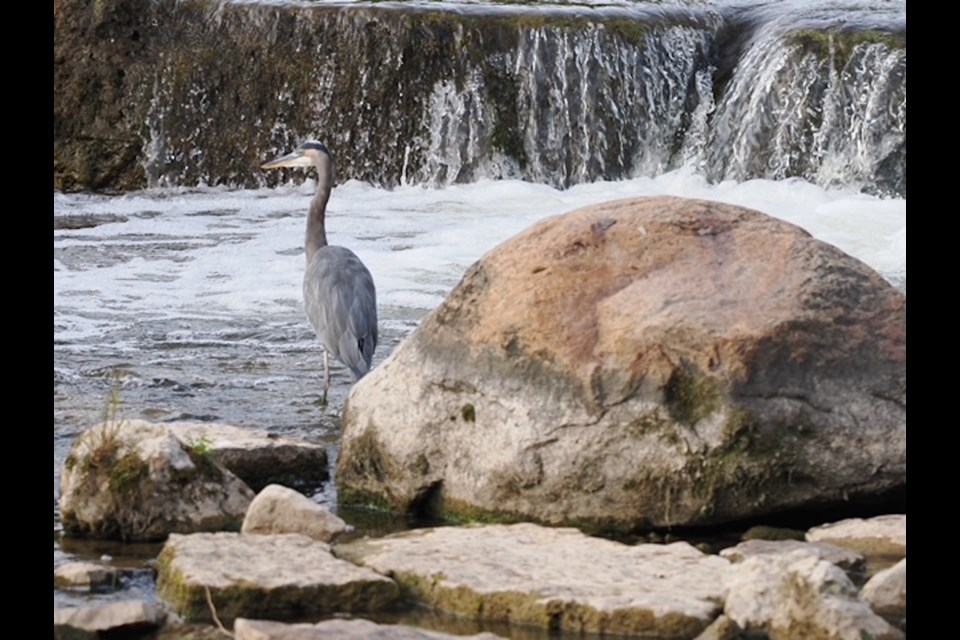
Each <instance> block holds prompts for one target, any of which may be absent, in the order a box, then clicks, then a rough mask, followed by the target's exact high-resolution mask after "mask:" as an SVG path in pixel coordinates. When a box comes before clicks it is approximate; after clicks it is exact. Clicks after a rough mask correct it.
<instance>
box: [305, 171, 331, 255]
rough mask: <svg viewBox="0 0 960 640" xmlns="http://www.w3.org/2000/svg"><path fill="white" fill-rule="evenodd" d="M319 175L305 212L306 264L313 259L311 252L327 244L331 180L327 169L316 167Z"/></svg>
mask: <svg viewBox="0 0 960 640" xmlns="http://www.w3.org/2000/svg"><path fill="white" fill-rule="evenodd" d="M318 169H319V171H318V173H319V175H318V177H317V194H316V195H315V196H313V202H311V203H310V211H309V213H307V237H306V241H305V242H304V246H305V247H306V254H307V264H310V261H311V260H313V254H315V253H316V252H317V250H318V249H320V248H321V247H325V246H327V229H326V223H325V218H326V214H327V200H329V199H330V189H331V187H332V184H331V183H332V182H333V181H332V180H331V178H330V175H329V171H324V170H323V169H322V168H321V167H318Z"/></svg>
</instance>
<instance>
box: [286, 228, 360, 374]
mask: <svg viewBox="0 0 960 640" xmlns="http://www.w3.org/2000/svg"><path fill="white" fill-rule="evenodd" d="M303 302H304V306H305V308H306V312H307V318H308V319H309V320H310V324H311V325H313V330H314V331H316V332H317V338H318V339H319V340H320V344H322V345H323V348H324V349H326V350H327V352H328V353H329V354H330V355H332V356H333V357H335V358H336V359H338V360H340V362H342V363H343V364H345V365H347V367H348V368H349V369H350V371H351V372H352V373H353V376H354V377H355V378H357V379H359V378H361V377H363V375H364V374H365V373H366V372H367V371H369V370H370V362H371V361H372V360H373V350H374V348H375V347H376V346H377V296H376V289H375V287H374V284H373V276H371V275H370V271H369V270H368V269H367V268H366V267H365V266H364V264H363V263H362V262H361V261H360V258H358V257H357V254H355V253H354V252H353V251H350V249H347V248H346V247H331V246H326V247H321V248H319V249H318V250H317V251H316V253H314V254H313V259H312V260H311V261H310V264H309V265H307V270H306V272H305V273H304V274H303Z"/></svg>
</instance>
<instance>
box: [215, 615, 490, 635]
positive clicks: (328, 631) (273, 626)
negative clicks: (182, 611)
mask: <svg viewBox="0 0 960 640" xmlns="http://www.w3.org/2000/svg"><path fill="white" fill-rule="evenodd" d="M233 631H234V637H235V640H454V639H456V638H460V639H463V640H471V639H472V640H496V639H497V638H499V637H500V636H496V635H493V634H492V633H479V634H476V635H472V636H463V635H450V634H448V633H441V632H439V631H427V630H426V629H418V628H416V627H407V626H404V625H398V624H377V623H375V622H370V621H369V620H359V619H358V620H326V621H324V622H318V623H317V624H283V623H282V622H270V621H267V620H247V619H245V618H238V619H237V622H236V624H235V625H234V627H233Z"/></svg>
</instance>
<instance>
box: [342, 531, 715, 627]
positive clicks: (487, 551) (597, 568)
mask: <svg viewBox="0 0 960 640" xmlns="http://www.w3.org/2000/svg"><path fill="white" fill-rule="evenodd" d="M335 553H336V554H337V555H338V556H340V557H343V558H347V559H349V560H352V561H354V562H356V563H358V564H361V565H363V566H366V567H369V568H371V569H374V570H376V571H378V572H379V573H382V574H384V575H391V576H393V577H394V579H395V580H397V582H399V583H400V585H401V586H402V588H403V589H404V592H405V593H407V594H409V595H410V597H412V598H413V599H414V600H415V601H417V602H419V603H422V604H424V605H426V606H429V607H434V608H437V609H441V610H444V611H447V612H451V613H454V614H457V615H461V616H466V617H468V618H474V619H481V620H492V621H499V622H507V623H510V624H520V625H534V626H539V627H542V628H545V629H550V630H551V632H561V633H581V632H592V633H603V634H613V635H616V634H622V635H648V636H654V637H662V638H693V637H695V636H696V635H697V634H698V633H700V632H701V631H703V630H704V629H705V628H706V627H707V625H708V624H710V622H711V621H712V620H713V619H714V618H716V617H717V615H719V613H720V611H721V609H722V603H723V586H722V582H723V580H722V574H723V572H724V570H725V569H726V568H727V567H728V566H729V562H728V561H726V560H724V559H723V558H720V557H718V556H710V555H706V554H704V553H701V552H700V551H698V550H696V549H695V548H693V547H692V546H690V545H689V544H687V543H685V542H677V543H674V544H669V545H654V544H643V545H639V546H628V545H624V544H621V543H618V542H613V541H610V540H605V539H600V538H593V537H590V536H587V535H585V534H583V533H581V532H580V531H577V530H575V529H566V528H563V529H556V528H548V527H541V526H538V525H535V524H528V523H522V524H514V525H485V526H470V527H443V528H437V529H424V530H417V531H411V532H407V533H402V534H396V535H392V536H388V537H386V538H381V539H367V540H361V541H356V542H351V543H348V544H344V545H339V546H337V547H336V548H335Z"/></svg>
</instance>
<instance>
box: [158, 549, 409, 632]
mask: <svg viewBox="0 0 960 640" xmlns="http://www.w3.org/2000/svg"><path fill="white" fill-rule="evenodd" d="M158 569H159V574H158V578H157V593H158V594H159V595H160V597H162V598H164V599H165V600H166V601H167V602H169V603H170V605H171V606H172V607H173V609H174V610H175V611H176V612H177V613H178V614H179V615H181V616H182V617H183V618H184V619H185V620H187V621H188V622H207V621H210V620H211V614H210V607H209V605H208V603H207V597H208V594H209V598H210V600H211V601H212V602H213V606H214V608H215V609H216V611H217V616H218V617H219V618H220V620H222V621H223V622H224V623H227V622H229V621H233V620H234V619H235V618H238V617H241V616H242V617H248V618H267V619H275V620H284V619H290V618H297V617H300V618H302V617H305V616H317V615H322V614H327V613H335V612H359V611H380V610H385V609H389V608H391V607H393V606H394V605H395V604H396V603H397V601H398V600H399V597H400V590H399V589H398V587H397V585H396V583H395V582H393V581H392V580H390V579H389V578H386V577H384V576H382V575H380V574H378V573H375V572H373V571H371V570H370V569H364V568H362V567H357V566H356V565H354V564H351V563H349V562H346V561H344V560H338V559H337V558H334V557H333V556H332V555H331V554H330V547H329V545H327V544H324V543H323V542H318V541H316V540H313V539H311V538H308V537H306V536H303V535H298V534H282V535H281V534H278V535H241V534H236V533H197V534H192V535H171V536H170V539H169V540H168V541H167V543H166V545H164V547H163V551H161V552H160V557H159V560H158Z"/></svg>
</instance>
